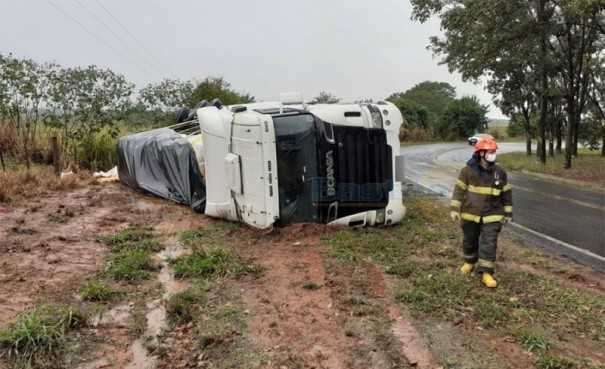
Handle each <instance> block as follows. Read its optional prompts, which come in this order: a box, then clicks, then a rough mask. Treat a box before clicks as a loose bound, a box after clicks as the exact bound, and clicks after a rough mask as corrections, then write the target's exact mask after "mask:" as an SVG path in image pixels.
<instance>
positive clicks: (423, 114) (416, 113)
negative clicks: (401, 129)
mask: <svg viewBox="0 0 605 369" xmlns="http://www.w3.org/2000/svg"><path fill="white" fill-rule="evenodd" d="M392 102H393V104H395V106H397V108H398V109H399V111H401V114H402V115H403V118H405V124H406V125H407V127H410V128H411V127H420V128H422V129H427V128H428V124H429V123H428V110H427V109H426V107H425V106H423V105H420V104H418V103H417V102H415V101H413V100H408V99H405V98H398V99H396V100H394V101H392Z"/></svg>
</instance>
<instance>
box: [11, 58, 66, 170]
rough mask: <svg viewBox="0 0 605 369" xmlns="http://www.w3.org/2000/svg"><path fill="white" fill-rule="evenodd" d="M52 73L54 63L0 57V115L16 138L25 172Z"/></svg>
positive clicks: (54, 66) (50, 83)
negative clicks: (18, 141)
mask: <svg viewBox="0 0 605 369" xmlns="http://www.w3.org/2000/svg"><path fill="white" fill-rule="evenodd" d="M55 73H56V65H54V64H39V63H37V62H35V61H33V60H30V59H21V60H19V59H16V58H14V57H13V56H12V55H11V54H9V55H8V56H3V55H2V54H0V115H1V116H2V117H3V118H4V119H6V120H7V121H8V124H9V130H11V131H13V132H15V133H16V134H17V137H19V140H20V141H21V142H20V144H21V145H22V147H23V150H24V154H25V162H26V166H27V169H29V168H30V154H31V153H30V148H31V146H32V144H33V143H34V141H35V140H36V135H37V132H38V125H39V122H40V120H41V119H42V118H43V116H44V108H45V101H46V99H47V97H48V93H49V90H50V88H51V85H52V80H53V76H54V74H55Z"/></svg>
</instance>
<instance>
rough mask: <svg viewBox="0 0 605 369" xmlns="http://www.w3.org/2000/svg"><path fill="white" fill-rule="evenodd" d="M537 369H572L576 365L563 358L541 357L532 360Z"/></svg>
mask: <svg viewBox="0 0 605 369" xmlns="http://www.w3.org/2000/svg"><path fill="white" fill-rule="evenodd" d="M534 364H535V365H536V367H538V368H539V369H573V368H576V367H577V366H576V365H577V363H576V362H575V361H572V360H569V359H567V358H564V357H554V356H541V357H538V358H537V359H536V360H534Z"/></svg>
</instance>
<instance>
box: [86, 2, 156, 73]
mask: <svg viewBox="0 0 605 369" xmlns="http://www.w3.org/2000/svg"><path fill="white" fill-rule="evenodd" d="M76 3H78V5H80V6H81V7H82V8H84V10H86V11H87V12H88V14H90V15H92V16H93V17H94V18H95V19H96V20H97V21H98V22H99V23H101V24H102V25H103V27H105V28H107V30H109V32H111V33H112V34H113V35H114V36H116V37H117V38H119V39H120V40H121V41H122V42H123V43H124V45H126V46H127V47H128V48H129V49H130V50H132V51H133V52H134V53H135V54H137V55H138V56H139V57H140V58H141V59H142V60H144V61H145V62H146V63H147V64H149V65H150V66H151V67H152V68H153V69H154V70H155V71H156V72H158V73H160V75H161V76H163V75H164V72H162V71H161V70H159V69H158V68H156V66H155V65H153V64H151V63H150V62H149V60H147V59H146V58H145V57H144V56H143V55H141V54H140V53H139V52H138V51H137V50H135V49H134V48H133V47H132V46H130V44H128V43H127V42H126V41H125V40H124V39H123V38H122V36H120V35H118V34H117V33H115V32H114V31H113V30H112V29H111V28H109V26H108V25H107V24H105V22H103V20H102V19H100V18H99V17H97V15H96V14H95V13H94V12H92V11H91V10H90V9H88V8H87V7H85V6H84V4H82V3H81V2H80V0H76Z"/></svg>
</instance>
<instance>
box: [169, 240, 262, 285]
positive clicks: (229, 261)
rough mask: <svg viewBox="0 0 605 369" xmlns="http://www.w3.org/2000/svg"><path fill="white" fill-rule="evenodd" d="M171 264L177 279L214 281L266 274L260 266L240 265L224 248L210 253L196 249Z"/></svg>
mask: <svg viewBox="0 0 605 369" xmlns="http://www.w3.org/2000/svg"><path fill="white" fill-rule="evenodd" d="M170 263H171V264H172V268H173V270H174V276H175V277H177V278H198V279H212V278H216V277H223V276H226V275H232V276H236V277H238V276H243V275H262V274H263V273H264V272H265V269H264V268H263V267H262V266H260V265H253V264H242V263H240V262H239V261H238V260H237V258H236V257H235V255H234V254H233V253H232V252H231V251H229V250H227V249H224V248H222V247H217V248H214V249H212V250H210V251H209V252H208V253H206V252H205V251H204V250H202V249H201V248H199V247H195V248H194V250H193V252H192V253H191V254H189V255H184V256H181V257H178V258H176V259H173V260H171V262H170Z"/></svg>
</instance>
